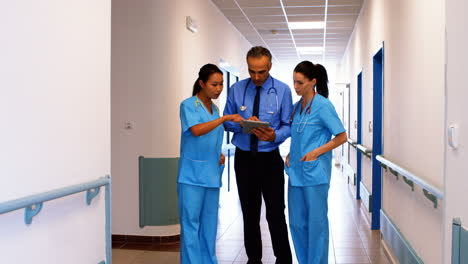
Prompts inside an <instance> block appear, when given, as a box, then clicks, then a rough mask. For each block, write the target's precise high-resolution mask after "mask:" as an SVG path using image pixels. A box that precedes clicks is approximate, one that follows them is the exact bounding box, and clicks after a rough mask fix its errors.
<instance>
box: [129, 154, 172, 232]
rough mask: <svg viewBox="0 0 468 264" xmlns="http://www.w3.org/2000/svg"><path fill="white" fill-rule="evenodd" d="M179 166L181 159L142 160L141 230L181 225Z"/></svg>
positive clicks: (140, 180)
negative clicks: (178, 191) (178, 201)
mask: <svg viewBox="0 0 468 264" xmlns="http://www.w3.org/2000/svg"><path fill="white" fill-rule="evenodd" d="M178 163H179V158H145V157H143V156H140V157H139V158H138V167H139V173H138V174H139V191H140V193H139V196H140V203H139V207H140V221H139V223H140V227H141V228H143V227H145V226H163V225H173V224H178V223H179V216H178V209H177V171H178Z"/></svg>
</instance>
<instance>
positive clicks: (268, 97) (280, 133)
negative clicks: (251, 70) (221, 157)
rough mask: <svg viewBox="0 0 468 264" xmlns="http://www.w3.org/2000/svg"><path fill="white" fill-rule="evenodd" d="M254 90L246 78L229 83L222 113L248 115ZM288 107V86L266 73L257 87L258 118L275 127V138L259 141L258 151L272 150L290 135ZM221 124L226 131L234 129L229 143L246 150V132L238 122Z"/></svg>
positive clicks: (251, 107) (250, 111) (247, 143)
mask: <svg viewBox="0 0 468 264" xmlns="http://www.w3.org/2000/svg"><path fill="white" fill-rule="evenodd" d="M256 93H257V89H256V87H255V84H254V83H253V82H252V81H250V78H248V79H244V80H242V81H239V82H237V83H235V84H233V85H232V86H231V89H230V91H229V95H228V98H227V102H226V107H225V108H224V115H231V114H239V115H241V116H242V117H243V118H244V119H248V118H250V117H251V116H252V112H253V103H254V99H255V94H256ZM244 94H245V96H244ZM241 106H245V107H246V109H245V110H244V111H242V110H241ZM292 110H293V108H292V95H291V89H290V88H289V86H288V85H287V84H285V83H283V82H281V81H280V80H277V79H274V78H273V77H271V76H269V77H268V78H267V79H266V81H265V82H264V83H263V84H262V88H261V89H260V103H259V116H258V118H259V119H260V120H261V121H266V122H269V123H270V127H272V128H273V129H274V130H275V133H276V138H275V141H274V142H269V141H262V140H259V141H258V151H259V152H270V151H272V150H275V149H276V148H278V146H279V145H280V144H281V143H283V142H284V141H285V140H286V139H287V138H288V137H290V136H291V126H290V124H289V118H290V117H291V113H292ZM224 127H225V128H226V130H227V131H231V132H234V136H233V138H232V144H234V145H235V146H236V147H238V148H240V149H242V150H244V151H250V134H244V133H242V127H241V126H240V125H239V124H238V123H234V122H225V123H224Z"/></svg>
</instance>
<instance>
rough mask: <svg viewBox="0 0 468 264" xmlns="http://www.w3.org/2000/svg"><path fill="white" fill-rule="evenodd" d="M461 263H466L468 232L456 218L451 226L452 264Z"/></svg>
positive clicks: (467, 257) (467, 259)
mask: <svg viewBox="0 0 468 264" xmlns="http://www.w3.org/2000/svg"><path fill="white" fill-rule="evenodd" d="M462 263H468V231H467V230H466V229H465V228H463V226H462V223H461V220H460V218H458V217H457V218H454V219H453V224H452V264H462Z"/></svg>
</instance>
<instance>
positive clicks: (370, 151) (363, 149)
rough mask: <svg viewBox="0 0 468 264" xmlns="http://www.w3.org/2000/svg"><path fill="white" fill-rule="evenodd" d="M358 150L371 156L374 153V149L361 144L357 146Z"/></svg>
mask: <svg viewBox="0 0 468 264" xmlns="http://www.w3.org/2000/svg"><path fill="white" fill-rule="evenodd" d="M356 148H357V149H359V150H360V151H361V152H362V153H364V154H371V153H372V149H369V148H366V147H364V146H363V145H361V144H357V145H356Z"/></svg>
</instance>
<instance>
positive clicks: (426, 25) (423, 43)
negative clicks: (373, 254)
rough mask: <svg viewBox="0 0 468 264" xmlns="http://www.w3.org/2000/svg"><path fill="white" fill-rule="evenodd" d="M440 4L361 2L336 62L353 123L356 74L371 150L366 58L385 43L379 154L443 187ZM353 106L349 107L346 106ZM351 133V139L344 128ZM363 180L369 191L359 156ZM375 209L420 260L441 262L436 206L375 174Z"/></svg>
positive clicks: (389, 178) (439, 210) (384, 0)
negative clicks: (379, 190)
mask: <svg viewBox="0 0 468 264" xmlns="http://www.w3.org/2000/svg"><path fill="white" fill-rule="evenodd" d="M443 10H444V3H443V2H440V1H423V0H414V1H404V0H374V1H365V4H364V7H363V10H362V12H361V15H360V17H359V21H358V23H357V25H356V28H355V30H354V33H353V35H352V39H351V41H350V43H349V46H348V48H347V51H346V54H345V56H344V57H343V60H342V63H341V69H342V75H343V76H344V77H343V79H344V80H345V82H350V83H351V102H352V103H351V104H352V107H351V120H352V121H353V120H355V119H356V107H357V105H356V103H357V97H356V95H357V93H356V85H357V74H358V73H359V72H360V71H361V69H362V72H363V98H362V99H363V112H364V116H363V127H364V130H363V144H364V145H365V146H369V147H372V133H369V132H368V130H367V125H368V121H370V120H372V105H371V104H372V57H373V55H374V54H375V53H376V52H377V51H378V49H379V48H380V46H381V45H382V41H384V43H385V51H384V52H385V54H384V75H385V77H384V78H385V83H384V94H385V95H384V156H385V157H387V158H388V159H390V160H392V161H394V162H396V163H397V164H399V165H400V166H402V167H404V168H406V169H408V170H409V171H411V172H413V173H414V174H416V175H417V176H419V177H421V178H422V179H424V180H425V181H427V182H429V183H431V184H433V185H435V186H436V187H438V188H440V189H442V188H443V173H444V164H443V159H444V145H443V144H444V142H443V139H444V23H445V15H444V12H443ZM353 102H354V103H353ZM350 134H351V136H352V137H353V136H354V135H356V133H355V131H351V133H350ZM362 166H363V168H362V169H363V175H362V176H363V182H364V184H365V185H366V187H367V188H368V189H369V190H370V191H372V189H371V184H372V180H371V177H372V176H371V175H372V174H371V162H370V161H369V160H368V159H367V158H365V157H363V164H362ZM382 207H383V210H384V211H385V212H386V213H387V214H388V215H389V217H390V218H391V219H392V220H393V222H394V223H395V224H396V225H397V226H398V228H399V229H400V231H401V232H402V233H403V234H404V236H405V237H406V239H407V240H408V241H409V242H410V243H411V245H412V246H413V248H414V249H415V250H416V252H417V254H418V255H419V256H420V257H421V258H422V259H423V260H424V261H425V263H440V262H441V259H442V242H441V241H442V212H443V205H441V203H439V207H438V208H437V209H434V208H433V206H432V203H431V202H430V201H429V200H427V199H426V198H425V197H424V196H423V195H422V190H421V189H419V188H415V192H412V191H411V189H410V188H409V186H408V185H406V184H405V183H403V181H402V180H401V178H400V180H399V181H395V177H393V176H392V175H391V174H390V175H384V176H383V204H382Z"/></svg>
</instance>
